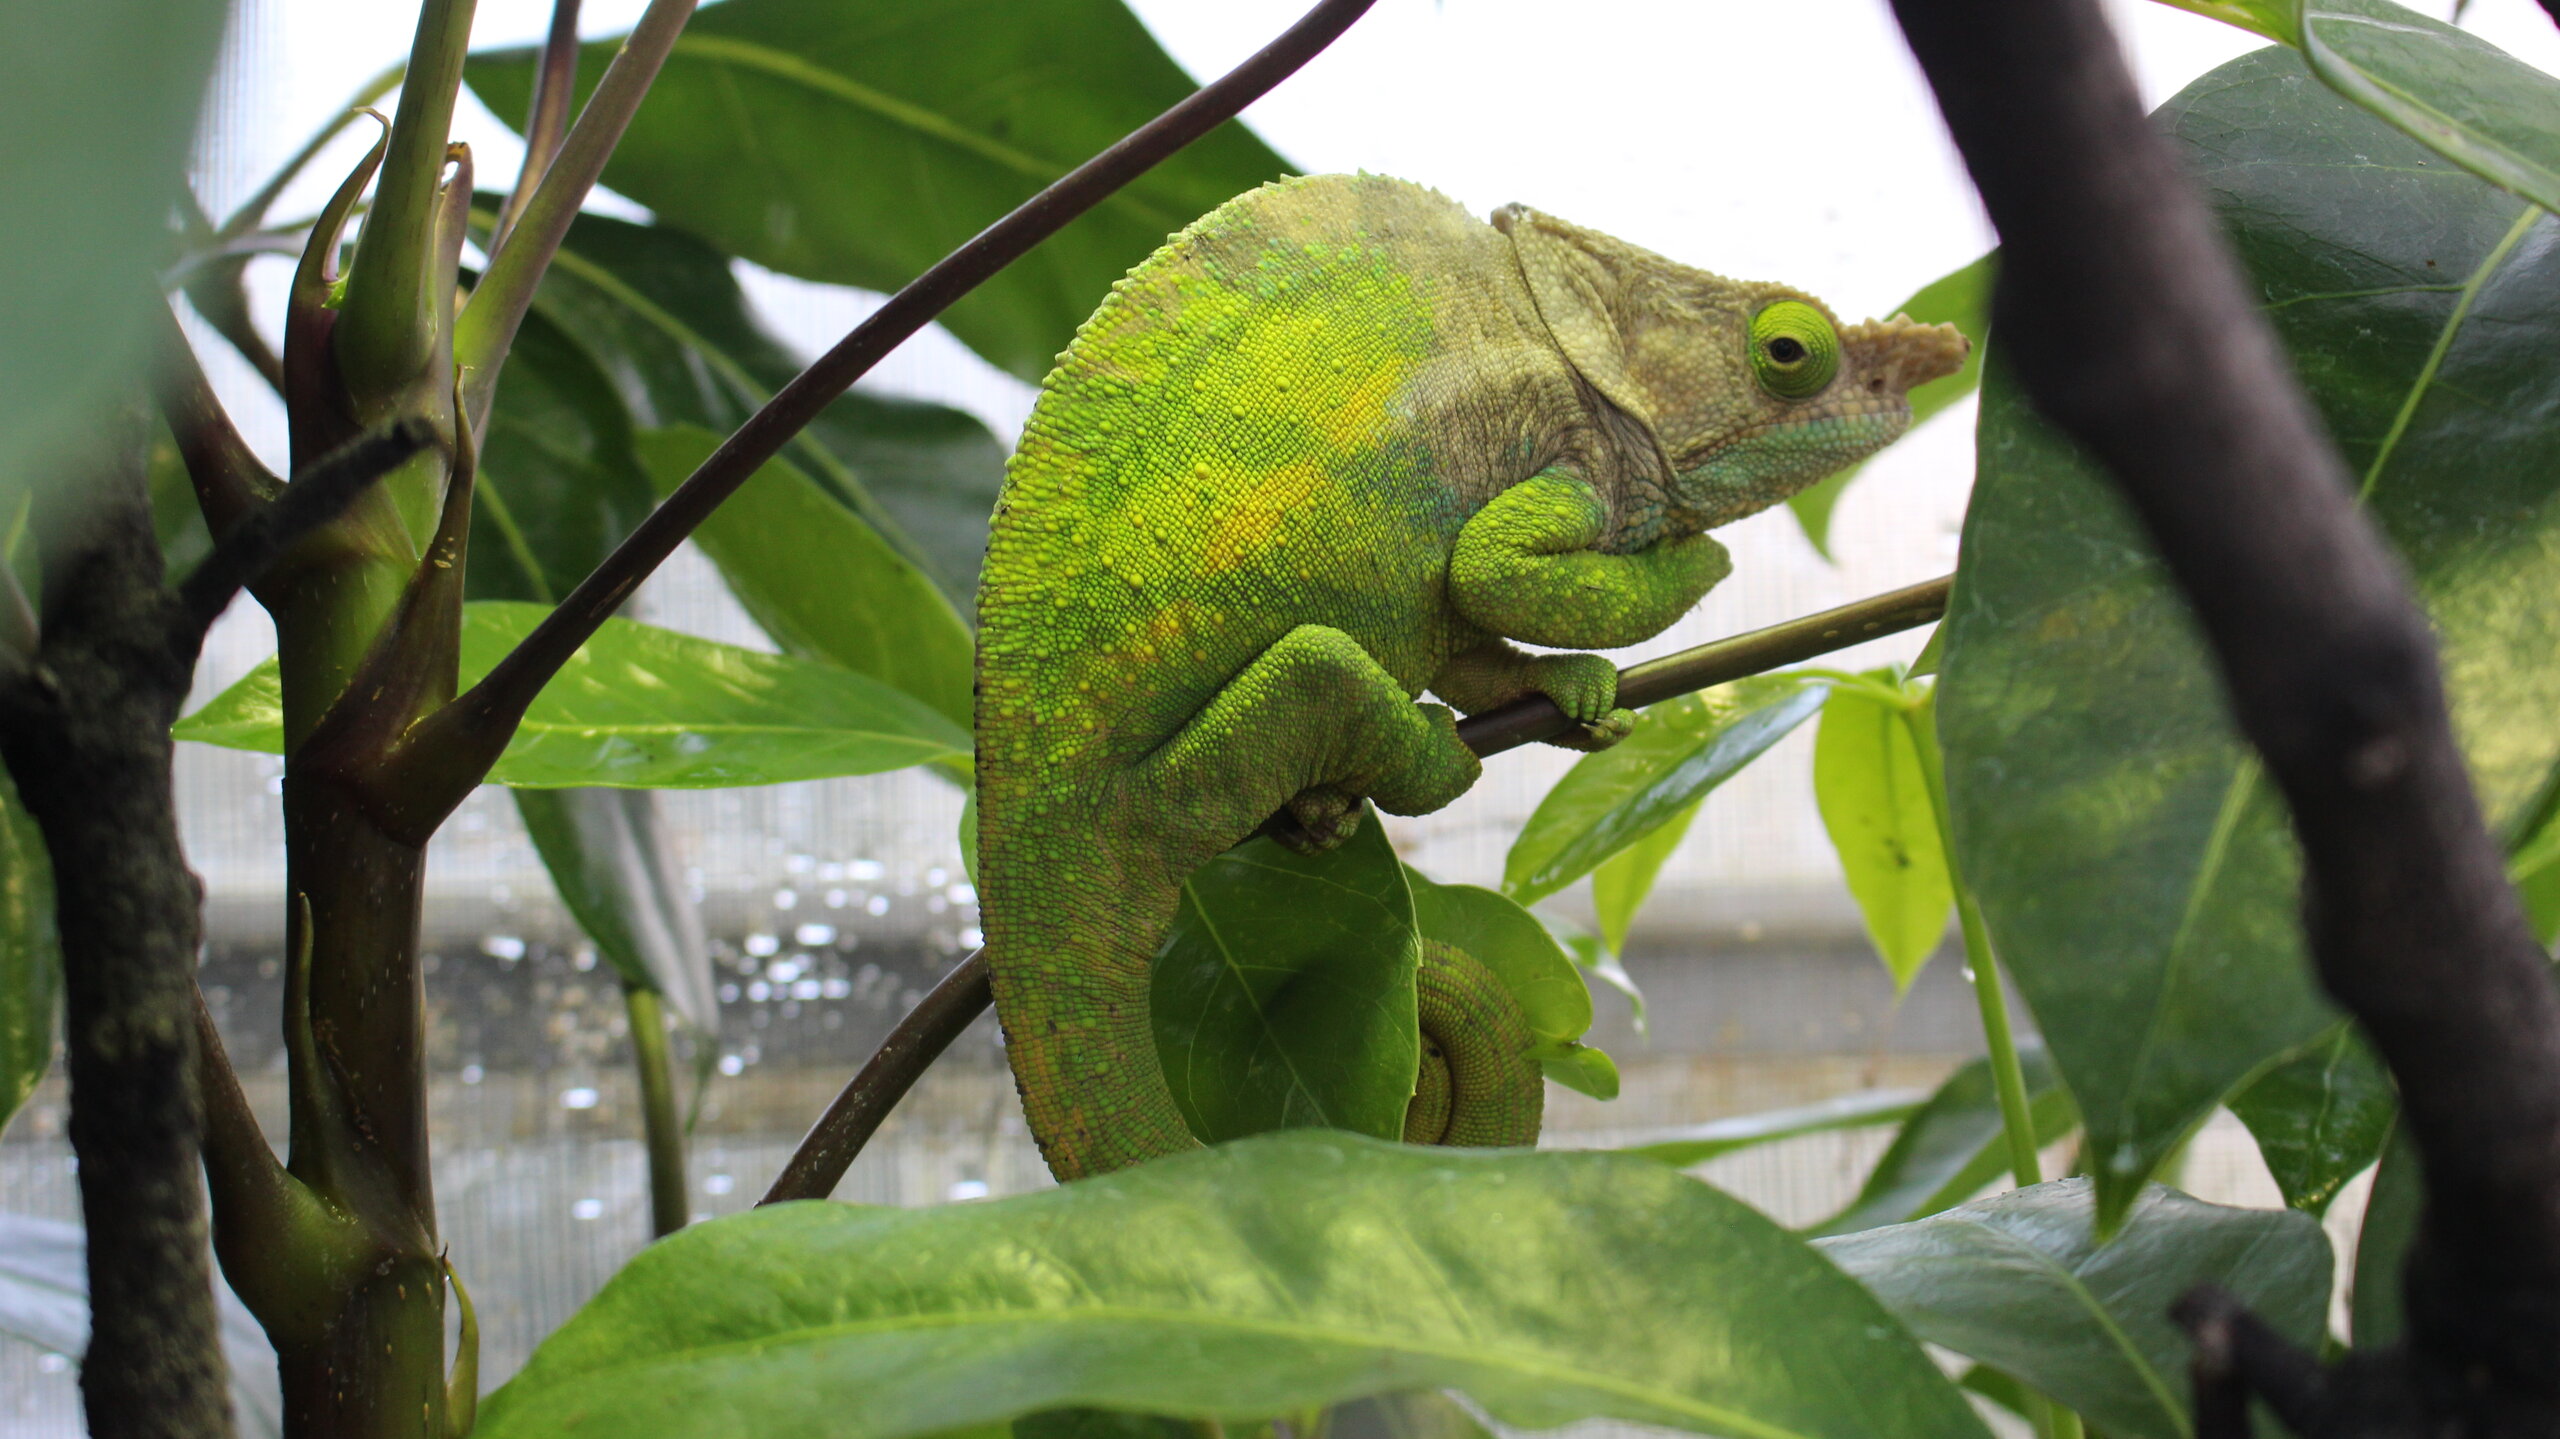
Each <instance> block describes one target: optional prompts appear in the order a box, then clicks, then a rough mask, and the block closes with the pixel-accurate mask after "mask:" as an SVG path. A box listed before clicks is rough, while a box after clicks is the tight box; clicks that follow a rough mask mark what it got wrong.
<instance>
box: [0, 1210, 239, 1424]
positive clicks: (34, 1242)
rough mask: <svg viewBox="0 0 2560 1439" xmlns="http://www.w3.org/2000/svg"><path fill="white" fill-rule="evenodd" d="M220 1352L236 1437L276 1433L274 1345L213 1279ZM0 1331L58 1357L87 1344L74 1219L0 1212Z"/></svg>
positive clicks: (81, 1252)
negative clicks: (68, 1221) (66, 1220)
mask: <svg viewBox="0 0 2560 1439" xmlns="http://www.w3.org/2000/svg"><path fill="white" fill-rule="evenodd" d="M214 1303H215V1319H216V1322H217V1323H218V1324H219V1326H220V1330H221V1337H222V1357H223V1360H224V1362H225V1363H226V1364H227V1365H228V1366H229V1368H230V1371H231V1420H232V1424H233V1425H234V1426H235V1428H236V1429H237V1431H238V1432H239V1433H240V1434H241V1435H242V1436H243V1439H268V1436H273V1435H281V1434H282V1433H283V1432H284V1403H283V1397H282V1396H281V1395H280V1394H278V1393H277V1391H276V1351H275V1350H274V1349H273V1348H272V1347H271V1346H269V1345H268V1343H267V1336H266V1333H265V1331H264V1330H261V1329H260V1328H259V1327H258V1321H257V1320H255V1319H252V1318H250V1317H249V1311H248V1309H247V1307H246V1306H244V1305H242V1304H241V1302H240V1300H239V1297H238V1296H237V1295H234V1294H233V1293H232V1292H231V1286H229V1285H227V1284H224V1283H222V1282H221V1280H220V1279H219V1278H218V1277H217V1279H216V1280H215V1283H214ZM0 1334H6V1335H9V1336H10V1337H12V1338H16V1339H22V1340H25V1341H26V1342H27V1343H29V1344H33V1345H35V1346H36V1347H38V1348H40V1349H45V1350H49V1351H51V1352H53V1353H55V1354H59V1355H61V1356H63V1357H64V1358H66V1359H72V1360H78V1359H79V1358H80V1357H81V1356H82V1355H84V1354H86V1353H87V1352H88V1349H89V1263H88V1236H86V1235H85V1234H83V1233H81V1230H80V1226H79V1225H77V1224H64V1223H62V1222H60V1221H59V1220H52V1219H37V1218H35V1217H33V1216H31V1215H24V1214H0Z"/></svg>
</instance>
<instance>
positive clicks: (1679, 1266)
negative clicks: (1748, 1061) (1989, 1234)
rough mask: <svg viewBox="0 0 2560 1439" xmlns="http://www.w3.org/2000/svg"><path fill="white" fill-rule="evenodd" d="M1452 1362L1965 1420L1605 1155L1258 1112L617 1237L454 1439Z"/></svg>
mask: <svg viewBox="0 0 2560 1439" xmlns="http://www.w3.org/2000/svg"><path fill="white" fill-rule="evenodd" d="M1437 1388H1455V1389H1460V1390H1463V1391H1465V1392H1466V1393H1467V1394H1468V1395H1469V1396H1471V1397H1472V1398H1473V1399H1475V1400H1476V1401H1477V1402H1478V1403H1480V1404H1482V1405H1483V1406H1484V1407H1485V1409H1486V1410H1487V1411H1489V1412H1490V1413H1491V1414H1492V1416H1493V1417H1494V1418H1495V1419H1497V1420H1499V1421H1501V1422H1503V1423H1505V1424H1511V1425H1518V1426H1524V1427H1530V1428H1547V1427H1551V1426H1554V1425H1557V1424H1561V1423H1564V1422H1566V1421H1568V1420H1572V1419H1576V1418H1580V1417H1583V1416H1585V1415H1606V1416H1610V1417H1614V1418H1620V1419H1628V1420H1635V1421H1638V1422H1642V1423H1649V1424H1658V1425H1667V1426H1672V1427H1677V1428H1683V1429H1691V1430H1697V1431H1701V1432H1706V1433H1713V1434H1724V1435H1737V1436H1748V1439H1789V1436H1804V1439H1883V1436H1892V1439H1932V1436H1940V1435H1944V1436H1949V1439H1954V1436H1966V1439H1979V1436H1981V1435H1983V1433H1984V1431H1983V1429H1982V1427H1981V1423H1980V1421H1979V1420H1977V1419H1976V1418H1974V1416H1973V1414H1972V1412H1971V1411H1970V1410H1969V1409H1967V1408H1966V1406H1965V1404H1964V1402H1963V1401H1962V1400H1961V1399H1960V1398H1958V1397H1957V1395H1956V1391H1955V1388H1954V1386H1953V1385H1952V1384H1950V1383H1949V1382H1948V1381H1947V1380H1946V1379H1945V1378H1944V1377H1943V1376H1942V1375H1940V1374H1939V1373H1938V1372H1937V1370H1936V1369H1935V1368H1934V1367H1933V1366H1932V1365H1931V1364H1930V1363H1929V1362H1928V1360H1927V1358H1926V1357H1925V1356H1924V1355H1923V1354H1922V1353H1921V1351H1920V1348H1919V1346H1918V1345H1916V1344H1914V1343H1912V1342H1911V1340H1910V1339H1909V1338H1908V1337H1907V1336H1906V1335H1905V1334H1903V1332H1902V1331H1901V1329H1900V1327H1899V1326H1898V1325H1896V1324H1895V1323H1894V1322H1893V1320H1892V1319H1891V1318H1889V1317H1888V1316H1887V1315H1886V1314H1885V1313H1884V1311H1883V1310H1882V1309H1880V1308H1879V1307H1878V1306H1877V1305H1876V1303H1875V1301H1874V1300H1873V1299H1871V1298H1869V1297H1868V1296H1867V1295H1866V1294H1865V1293H1864V1292H1863V1291H1861V1290H1860V1289H1859V1288H1858V1286H1857V1285H1855V1284H1854V1283H1851V1282H1850V1281H1849V1280H1848V1279H1846V1278H1845V1277H1843V1276H1842V1275H1841V1274H1840V1273H1839V1271H1838V1270H1836V1269H1834V1268H1832V1267H1831V1266H1830V1265H1829V1264H1826V1263H1824V1262H1823V1260H1822V1259H1821V1258H1820V1257H1818V1256H1816V1255H1815V1254H1813V1253H1812V1252H1810V1251H1809V1250H1807V1249H1806V1248H1805V1247H1804V1246H1803V1245H1802V1244H1801V1243H1800V1242H1798V1241H1796V1240H1794V1239H1792V1238H1790V1237H1788V1236H1787V1235H1786V1234H1785V1233H1784V1231H1782V1230H1780V1229H1779V1228H1778V1227H1777V1226H1776V1225H1774V1224H1771V1223H1770V1222H1769V1221H1768V1220H1766V1219H1764V1218H1762V1217H1761V1216H1760V1215H1758V1214H1756V1213H1754V1212H1753V1211H1751V1210H1750V1209H1749V1208H1748V1207H1747V1206H1745V1205H1743V1204H1742V1203H1740V1202H1739V1201H1737V1200H1734V1199H1730V1198H1728V1197H1726V1196H1724V1195H1722V1194H1719V1193H1717V1192H1716V1191H1714V1190H1712V1189H1710V1188H1708V1187H1707V1186H1705V1185H1702V1184H1697V1183H1693V1182H1691V1181H1689V1180H1687V1179H1683V1178H1681V1177H1680V1176H1679V1175H1676V1174H1673V1173H1670V1172H1668V1171H1665V1170H1663V1169H1662V1168H1660V1167H1659V1166H1656V1165H1649V1164H1645V1163H1642V1162H1640V1161H1636V1160H1628V1159H1619V1158H1614V1157H1611V1156H1605V1155H1567V1154H1521V1153H1493V1154H1487V1153H1473V1154H1470V1153H1464V1152H1460V1151H1453V1150H1440V1149H1426V1148H1414V1147H1407V1146H1400V1145H1388V1144H1383V1143H1379V1142H1377V1141H1373V1140H1364V1139H1361V1138H1358V1137H1356V1136H1352V1135H1344V1134H1313V1133H1299V1134H1279V1135H1265V1136H1262V1137H1259V1138H1256V1139H1251V1140H1246V1141H1243V1142H1241V1143H1238V1144H1234V1145H1228V1146H1222V1147H1220V1148H1217V1149H1211V1150H1205V1151H1202V1152H1199V1153H1195V1154H1188V1155H1182V1156H1179V1157H1176V1158H1173V1159H1170V1160H1164V1161H1160V1162H1158V1163H1154V1164H1148V1165H1142V1166H1140V1167H1138V1168H1136V1169H1131V1170H1126V1171H1123V1172H1121V1173H1118V1174H1112V1175H1106V1176H1104V1177H1102V1178H1099V1179H1089V1180H1082V1181H1079V1182H1077V1183H1074V1184H1070V1185H1066V1186H1064V1187H1062V1188H1058V1189H1053V1190H1048V1191H1045V1192H1042V1193H1038V1194H1030V1195H1024V1196H1021V1197H1019V1198H1014V1199H1005V1200H999V1201H996V1202H994V1203H988V1204H969V1205H954V1206H949V1207H944V1208H938V1209H885V1208H884V1209H865V1208H856V1207H853V1206H850V1205H840V1204H827V1203H812V1204H789V1205H777V1206H775V1207H773V1208H770V1209H762V1210H758V1211H755V1212H754V1213H752V1214H747V1215H740V1216H737V1217H735V1218H730V1219H720V1220H714V1221H712V1222H711V1223H708V1224H701V1225H696V1226H694V1227H693V1228H690V1229H687V1230H685V1231H684V1232H682V1233H681V1234H678V1235H675V1236H674V1237H672V1238H669V1239H666V1240H662V1241H660V1242H659V1243H657V1244H655V1245H652V1246H651V1247H649V1248H648V1249H646V1250H644V1251H642V1252H641V1254H640V1256H639V1257H638V1258H636V1259H635V1260H633V1261H632V1262H631V1264H630V1265H629V1266H627V1267H626V1268H624V1269H623V1271H622V1272H621V1273H620V1274H618V1275H616V1276H615V1277H614V1278H613V1280H612V1281H611V1282H610V1283H609V1284H607V1285H606V1286H605V1289H604V1292H603V1293H602V1294H600V1295H598V1296H597V1297H596V1299H595V1300H594V1302H592V1303H590V1304H589V1305H588V1306H587V1307H586V1309H585V1310H584V1311H582V1312H581V1313H580V1314H579V1315H578V1316H577V1317H576V1318H574V1319H572V1320H570V1321H569V1323H568V1324H567V1325H566V1326H564V1327H563V1328H562V1329H561V1330H560V1331H559V1332H558V1333H557V1334H555V1335H553V1336H552V1338H551V1339H550V1340H548V1341H547V1342H545V1343H544V1344H543V1346H542V1347H541V1348H540V1349H539V1350H537V1351H536V1352H535V1354H534V1356H533V1358H532V1360H531V1361H530V1362H529V1363H527V1364H526V1366H525V1368H524V1370H523V1372H522V1373H521V1374H519V1375H518V1376H517V1377H516V1378H515V1379H514V1380H513V1381H512V1382H510V1383H509V1384H508V1385H507V1387H506V1388H505V1389H503V1390H501V1391H499V1392H498V1393H497V1394H496V1395H495V1396H493V1397H492V1398H491V1399H490V1401H489V1402H488V1404H487V1405H485V1406H484V1407H483V1409H482V1410H481V1418H480V1428H479V1429H478V1430H477V1431H476V1432H477V1434H478V1435H479V1436H480V1439H520V1436H530V1435H544V1436H549V1435H556V1434H613V1435H627V1436H635V1439H638V1436H647V1439H680V1436H697V1435H698V1436H710V1435H729V1434H738V1433H754V1434H759V1435H765V1436H769V1439H802V1436H810V1439H814V1436H818V1435H827V1436H833V1439H898V1436H903V1435H913V1434H927V1433H933V1432H936V1431H940V1430H945V1429H952V1428H957V1427H960V1426H964V1425H971V1424H977V1423H983V1422H986V1421H989V1420H995V1419H1002V1418H1006V1417H1009V1416H1012V1415H1017V1414H1022V1413H1026V1412H1032V1411H1037V1410H1042V1409H1052V1408H1057V1407H1060V1406H1064V1405H1091V1406H1099V1407H1107V1408H1114V1409H1123V1410H1131V1411H1136V1412H1141V1413H1154V1414H1168V1415H1179V1416H1184V1417H1193V1418H1214V1419H1221V1420H1251V1419H1257V1418H1262V1417H1267V1416H1270V1415H1274V1414H1280V1413H1284V1412H1287V1411H1291V1410H1295V1409H1298V1408H1301V1407H1305V1406H1309V1405H1314V1404H1321V1403H1328V1402H1332V1401H1336V1400H1342V1399H1350V1398H1355V1397H1358V1396H1361V1395H1365V1394H1380V1393H1392V1392H1396V1391H1403V1390H1414V1389H1437Z"/></svg>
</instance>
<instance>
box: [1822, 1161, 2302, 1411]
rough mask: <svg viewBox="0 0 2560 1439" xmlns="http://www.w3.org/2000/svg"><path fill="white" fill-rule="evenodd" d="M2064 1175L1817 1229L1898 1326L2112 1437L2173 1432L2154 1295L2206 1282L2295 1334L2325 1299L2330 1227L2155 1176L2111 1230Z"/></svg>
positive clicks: (2170, 1379) (2165, 1334)
mask: <svg viewBox="0 0 2560 1439" xmlns="http://www.w3.org/2000/svg"><path fill="white" fill-rule="evenodd" d="M2095 1200H2096V1196H2095V1194H2094V1193H2093V1191H2092V1190H2091V1188H2090V1185H2089V1182H2088V1181H2087V1180H2082V1179H2066V1180H2061V1181H2058V1182H2056V1183H2052V1184H2039V1185H2037V1186H2035V1187H2034V1188H2032V1189H2020V1190H2015V1191H2012V1192H2011V1193H2008V1194H2004V1195H2001V1196H2000V1197H1998V1198H1996V1199H1986V1200H1984V1201H1982V1202H1981V1203H1979V1204H1968V1205H1965V1206H1964V1207H1963V1208H1961V1209H1953V1210H1949V1211H1948V1212H1946V1213H1944V1214H1940V1215H1937V1216H1934V1217H1932V1218H1928V1219H1922V1220H1917V1221H1915V1222H1913V1223H1910V1224H1897V1225H1894V1226H1892V1227H1891V1228H1887V1229H1870V1230H1868V1231H1866V1232H1865V1233H1863V1234H1851V1235H1845V1236H1843V1237H1840V1238H1837V1239H1825V1240H1820V1241H1818V1247H1819V1248H1820V1249H1821V1250H1822V1252H1823V1253H1825V1254H1827V1255H1829V1256H1830V1257H1831V1259H1832V1261H1833V1262H1834V1263H1836V1264H1838V1265H1839V1266H1840V1267H1841V1268H1843V1269H1845V1270H1847V1271H1848V1272H1849V1273H1851V1274H1853V1275H1855V1276H1857V1278H1858V1279H1859V1280H1860V1281H1861V1282H1863V1283H1864V1284H1865V1285H1866V1286H1867V1288H1868V1289H1870V1290H1872V1291H1874V1293H1875V1295H1876V1297H1877V1298H1879V1299H1881V1300H1883V1301H1884V1304H1885V1307H1886V1308H1887V1309H1890V1310H1892V1311H1893V1312H1894V1314H1895V1315H1896V1316H1897V1317H1898V1318H1900V1319H1901V1320H1902V1322H1903V1323H1905V1324H1907V1325H1909V1326H1911V1331H1912V1332H1913V1333H1915V1334H1917V1335H1919V1336H1920V1337H1921V1338H1923V1339H1925V1340H1927V1341H1929V1342H1930V1343H1932V1344H1939V1345H1943V1346H1945V1347H1946V1348H1949V1349H1952V1350H1954V1351H1955V1352H1957V1353H1958V1354H1962V1355H1964V1356H1966V1357H1967V1358H1970V1359H1978V1360H1980V1361H1982V1362H1983V1363H1985V1364H1988V1365H1991V1366H1992V1367H1993V1368H1995V1369H1999V1370H2001V1371H2002V1372H2004V1373H2007V1374H2011V1375H2014V1376H2016V1377H2017V1378H2019V1379H2021V1380H2024V1381H2025V1382H2026V1383H2028V1384H2030V1385H2033V1386H2034V1387H2036V1388H2037V1389H2040V1390H2042V1391H2044V1392H2045V1393H2047V1394H2049V1395H2052V1396H2053V1397H2054V1398H2055V1399H2058V1400H2060V1401H2061V1402H2062V1403H2063V1404H2065V1405H2067V1406H2069V1407H2070V1408H2072V1409H2075V1410H2077V1411H2079V1413H2080V1414H2081V1415H2083V1416H2084V1417H2086V1418H2087V1419H2088V1421H2089V1422H2090V1424H2091V1425H2092V1426H2094V1427H2095V1428H2097V1429H2100V1430H2103V1431H2104V1432H2106V1433H2108V1434H2111V1435H2125V1436H2134V1435H2140V1436H2143V1439H2188V1436H2189V1435H2191V1434H2192V1433H2193V1426H2192V1424H2191V1423H2190V1421H2189V1418H2188V1414H2187V1384H2186V1369H2187V1353H2188V1345H2187V1340H2186V1336H2185V1335H2184V1334H2182V1333H2180V1332H2179V1331H2178V1328H2177V1326H2176V1325H2174V1324H2172V1323H2170V1321H2169V1306H2170V1304H2171V1303H2172V1302H2174V1301H2175V1300H2176V1299H2177V1298H2178V1296H2179V1295H2181V1294H2184V1293H2185V1292H2186V1291H2187V1290H2189V1289H2191V1288H2193V1287H2194V1286H2196V1285H2198V1284H2202V1283H2206V1282H2208V1281H2209V1282H2211V1283H2214V1284H2218V1285H2220V1286H2222V1287H2223V1288H2224V1289H2226V1290H2228V1291H2230V1292H2231V1293H2233V1294H2235V1295H2237V1296H2239V1298H2240V1299H2241V1301H2242V1302H2244V1303H2246V1304H2247V1305H2248V1306H2249V1307H2250V1308H2251V1309H2252V1310H2254V1311H2256V1312H2257V1314H2258V1316H2259V1317H2260V1318H2262V1319H2264V1320H2266V1321H2267V1323H2269V1324H2270V1325H2273V1326H2274V1327H2275V1328H2276V1329H2277V1330H2278V1331H2279V1332H2281V1333H2283V1334H2285V1335H2287V1336H2289V1337H2291V1338H2292V1339H2294V1340H2295V1341H2296V1342H2302V1343H2308V1342H2312V1341H2316V1340H2317V1339H2318V1337H2319V1335H2320V1332H2321V1324H2322V1320H2323V1318H2324V1316H2325V1315H2326V1314H2327V1312H2328V1304H2329V1267H2330V1256H2329V1237H2328V1235H2326V1234H2325V1233H2323V1232H2322V1231H2321V1228H2320V1223H2319V1221H2318V1220H2315V1219H2313V1218H2312V1217H2311V1216H2309V1215H2307V1214H2303V1213H2299V1212H2297V1211H2294V1210H2289V1209H2288V1210H2267V1209H2228V1208H2225V1207H2223V1206H2221V1205H2218V1204H2207V1203H2205V1202H2204V1201H2203V1200H2200V1199H2194V1198H2190V1197H2189V1196H2187V1195H2184V1194H2180V1193H2178V1192H2177V1191H2176V1190H2173V1189H2163V1188H2160V1187H2157V1186H2154V1187H2153V1188H2151V1189H2148V1190H2146V1191H2144V1192H2143V1194H2142V1196H2141V1198H2140V1199H2139V1200H2138V1201H2137V1202H2136V1203H2135V1204H2134V1206H2133V1208H2132V1211H2131V1213H2130V1214H2129V1215H2128V1216H2127V1217H2126V1219H2125V1223H2124V1227H2123V1229H2122V1231H2121V1232H2119V1233H2118V1234H2117V1235H2116V1236H2115V1238H2114V1239H2113V1240H2111V1241H2109V1242H2108V1243H2106V1244H2105V1245H2100V1244H2099V1243H2098V1242H2097V1241H2096V1240H2095V1239H2094V1238H2093V1237H2092V1228H2093V1221H2094V1220H2095V1218H2096V1203H2095Z"/></svg>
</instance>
